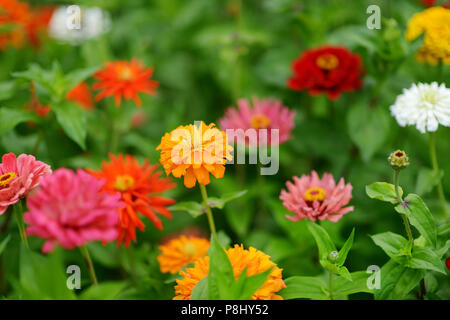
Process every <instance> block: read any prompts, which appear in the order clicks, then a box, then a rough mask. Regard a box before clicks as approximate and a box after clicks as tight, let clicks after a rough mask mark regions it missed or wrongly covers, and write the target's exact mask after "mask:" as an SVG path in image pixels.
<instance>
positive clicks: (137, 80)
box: [93, 59, 159, 106]
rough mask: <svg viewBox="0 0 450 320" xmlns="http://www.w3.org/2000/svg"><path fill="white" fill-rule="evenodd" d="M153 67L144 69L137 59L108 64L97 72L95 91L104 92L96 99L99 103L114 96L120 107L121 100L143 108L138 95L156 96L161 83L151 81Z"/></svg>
mask: <svg viewBox="0 0 450 320" xmlns="http://www.w3.org/2000/svg"><path fill="white" fill-rule="evenodd" d="M152 74H153V67H150V68H143V67H142V65H141V63H140V62H139V61H138V60H136V59H131V61H130V62H128V61H114V62H107V63H106V64H105V68H104V69H102V70H99V71H97V73H96V74H95V75H94V78H95V79H96V80H98V81H99V82H97V83H95V84H94V86H93V88H94V90H102V91H101V92H100V93H99V94H98V95H97V96H96V97H95V99H96V100H97V101H99V100H101V99H103V98H106V97H112V96H114V100H115V103H116V106H119V105H120V101H121V98H122V97H123V98H124V99H126V100H130V99H133V101H134V102H135V103H136V104H137V105H138V106H141V100H140V99H139V96H138V93H139V92H143V93H147V94H151V95H154V94H155V89H156V88H157V87H158V86H159V83H158V82H157V81H154V80H150V78H151V77H152Z"/></svg>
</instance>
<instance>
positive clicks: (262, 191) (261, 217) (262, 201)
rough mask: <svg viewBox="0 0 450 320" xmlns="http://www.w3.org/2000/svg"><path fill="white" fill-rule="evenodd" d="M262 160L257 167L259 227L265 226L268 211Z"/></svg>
mask: <svg viewBox="0 0 450 320" xmlns="http://www.w3.org/2000/svg"><path fill="white" fill-rule="evenodd" d="M261 168H262V165H261V162H259V161H258V164H257V167H256V170H257V172H256V174H257V176H258V189H259V190H258V198H259V210H258V217H257V225H258V226H259V227H263V224H264V223H263V222H264V214H265V212H266V205H265V197H266V196H265V190H266V189H265V181H264V176H263V175H262V174H261Z"/></svg>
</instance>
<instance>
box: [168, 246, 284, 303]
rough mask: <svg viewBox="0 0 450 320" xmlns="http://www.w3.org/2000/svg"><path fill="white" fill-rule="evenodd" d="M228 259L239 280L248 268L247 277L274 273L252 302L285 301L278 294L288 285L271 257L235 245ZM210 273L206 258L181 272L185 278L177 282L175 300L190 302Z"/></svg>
mask: <svg viewBox="0 0 450 320" xmlns="http://www.w3.org/2000/svg"><path fill="white" fill-rule="evenodd" d="M226 253H227V256H228V259H230V262H231V265H232V266H233V273H234V277H235V278H236V279H238V277H239V275H240V274H241V273H242V271H244V269H245V268H246V267H247V276H253V275H256V274H258V273H261V272H264V271H266V270H268V269H270V268H273V269H272V272H271V273H270V275H269V278H268V279H267V280H266V282H265V283H264V284H263V285H262V286H261V287H260V288H259V289H258V290H257V291H256V292H255V293H254V294H253V295H252V296H251V298H250V300H283V298H282V297H281V296H279V295H277V294H276V292H278V291H280V290H281V289H283V288H285V287H286V285H285V283H284V281H283V279H282V274H281V272H282V269H280V268H278V267H277V266H276V264H275V263H273V262H272V261H271V260H270V257H269V256H268V255H267V254H265V253H263V252H261V251H259V250H256V249H255V248H253V247H250V248H249V250H245V249H244V247H243V246H242V245H240V246H239V245H235V246H234V248H230V249H228V250H227V252H226ZM208 273H209V257H207V256H206V257H204V258H201V259H199V260H197V261H196V262H195V263H194V267H193V268H187V269H186V271H181V272H180V275H181V276H182V277H183V279H181V280H177V285H176V286H175V294H176V296H175V297H174V298H173V299H174V300H189V299H190V297H191V293H192V290H193V289H194V287H195V285H196V284H197V283H198V282H199V281H200V280H201V279H203V278H204V277H205V276H207V275H208Z"/></svg>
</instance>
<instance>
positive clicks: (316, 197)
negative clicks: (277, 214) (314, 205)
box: [303, 187, 325, 202]
mask: <svg viewBox="0 0 450 320" xmlns="http://www.w3.org/2000/svg"><path fill="white" fill-rule="evenodd" d="M303 197H304V198H305V200H306V201H311V202H312V201H323V200H324V199H325V190H323V189H322V188H319V187H313V188H309V189H308V190H306V192H305V194H304V195H303Z"/></svg>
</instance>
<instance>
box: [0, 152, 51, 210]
mask: <svg viewBox="0 0 450 320" xmlns="http://www.w3.org/2000/svg"><path fill="white" fill-rule="evenodd" d="M51 172H52V170H51V169H50V166H49V165H47V164H45V163H43V162H41V161H37V160H36V158H35V157H33V156H31V155H27V154H21V155H19V156H18V157H17V158H16V156H15V155H14V153H7V154H4V155H3V157H2V163H0V215H1V214H3V213H4V212H5V211H6V209H7V208H8V206H10V205H12V204H15V203H17V202H18V201H19V200H20V198H21V197H23V196H25V195H26V194H27V193H28V192H30V191H31V190H32V189H34V188H35V187H36V186H37V185H38V183H39V181H40V179H41V178H42V177H43V176H45V175H47V174H50V173H51Z"/></svg>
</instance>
